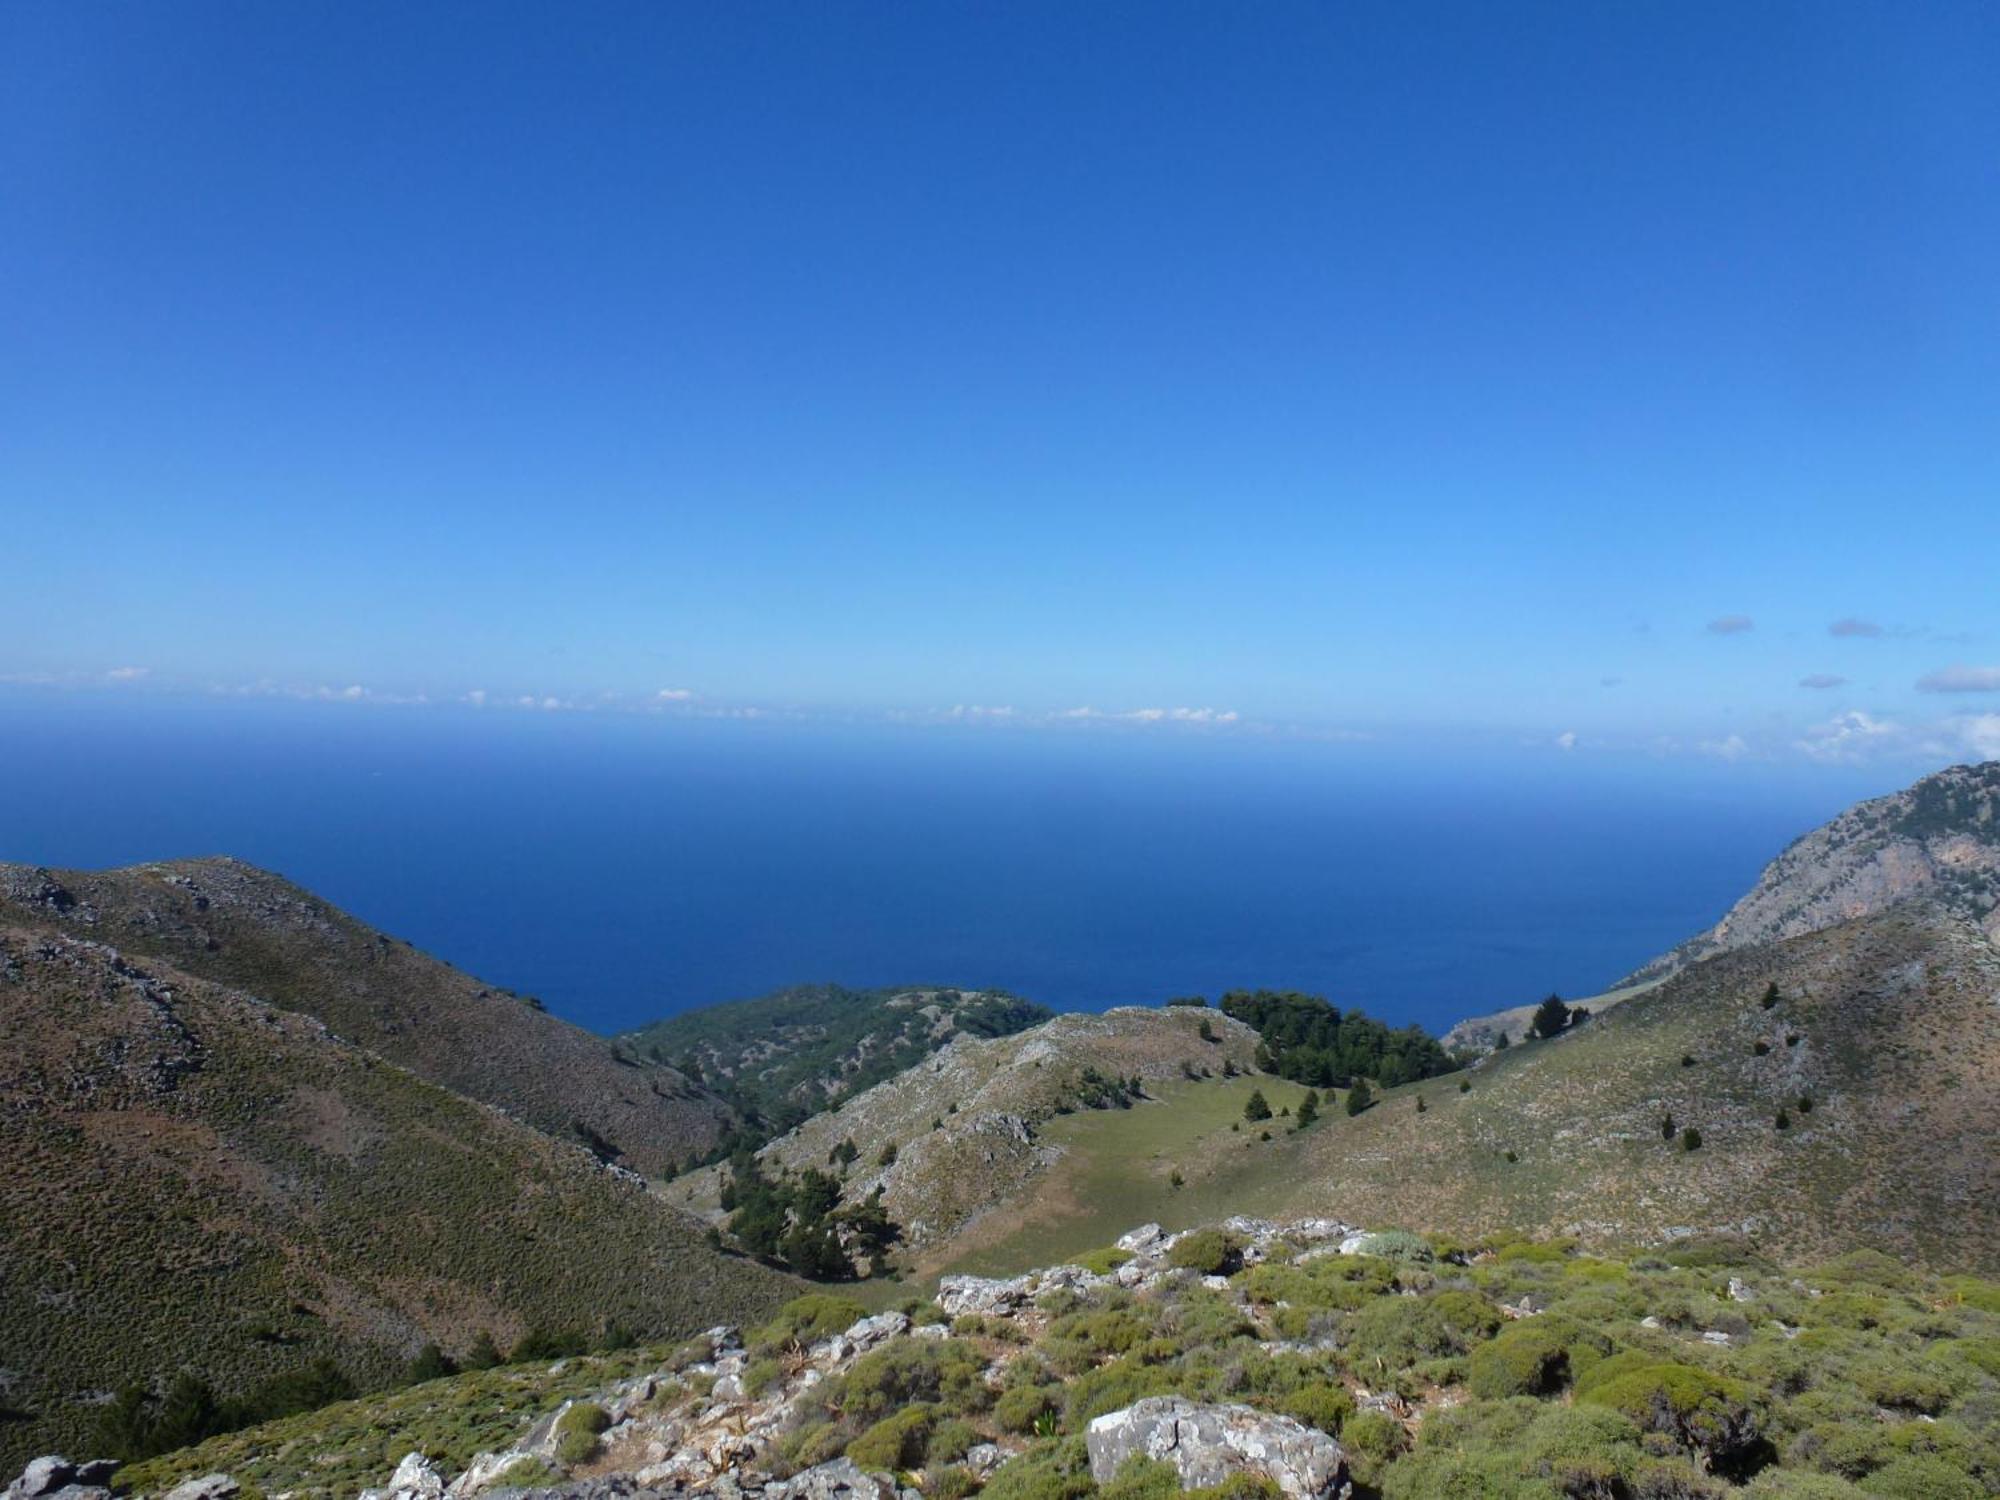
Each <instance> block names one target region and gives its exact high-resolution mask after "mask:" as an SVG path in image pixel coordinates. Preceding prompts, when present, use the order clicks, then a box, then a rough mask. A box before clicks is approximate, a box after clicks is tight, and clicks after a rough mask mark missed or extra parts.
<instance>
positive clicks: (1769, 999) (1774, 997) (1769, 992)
mask: <svg viewBox="0 0 2000 1500" xmlns="http://www.w3.org/2000/svg"><path fill="white" fill-rule="evenodd" d="M1758 1003H1759V1004H1761V1005H1762V1006H1763V1007H1764V1009H1766V1010H1769V1009H1771V1007H1772V1006H1774V1005H1776V1004H1777V1003H1778V981H1777V980H1775V979H1774V980H1772V981H1771V982H1770V984H1769V985H1767V986H1766V987H1765V990H1764V998H1763V999H1762V1000H1761V1001H1759V1002H1758Z"/></svg>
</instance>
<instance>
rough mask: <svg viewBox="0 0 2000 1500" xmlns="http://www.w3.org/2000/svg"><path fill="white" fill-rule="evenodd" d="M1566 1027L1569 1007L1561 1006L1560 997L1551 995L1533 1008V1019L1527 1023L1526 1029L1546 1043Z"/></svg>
mask: <svg viewBox="0 0 2000 1500" xmlns="http://www.w3.org/2000/svg"><path fill="white" fill-rule="evenodd" d="M1567 1025H1569V1007H1568V1006H1567V1005H1565V1004H1563V1000H1562V996H1560V995H1551V996H1549V998H1548V999H1546V1000H1544V1001H1543V1002H1542V1003H1541V1004H1540V1005H1538V1006H1536V1007H1535V1018H1534V1020H1532V1021H1530V1022H1529V1023H1528V1029H1529V1030H1530V1031H1532V1032H1533V1033H1534V1034H1535V1035H1536V1036H1538V1037H1541V1038H1542V1039H1543V1040H1545V1041H1546V1040H1547V1039H1548V1038H1549V1037H1552V1036H1554V1035H1555V1034H1556V1033H1557V1032H1559V1031H1561V1030H1562V1029H1563V1028H1564V1027H1565V1026H1567Z"/></svg>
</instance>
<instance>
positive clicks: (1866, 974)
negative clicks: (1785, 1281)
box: [670, 903, 2000, 1275]
mask: <svg viewBox="0 0 2000 1500" xmlns="http://www.w3.org/2000/svg"><path fill="white" fill-rule="evenodd" d="M1774 983H1775V984H1776V985H1777V986H1778V991H1779V998H1778V1000H1777V1002H1776V1003H1775V1004H1774V1005H1773V1006H1772V1007H1770V1008H1769V1009H1766V1008H1765V1006H1764V1004H1763V998H1764V996H1765V995H1766V993H1767V991H1768V988H1769V986H1770V985H1772V984H1774ZM1136 1014H1145V1013H1136ZM1193 1014H1194V1015H1195V1016H1197V1017H1198V1016H1200V1015H1201V1012H1199V1011H1196V1012H1194V1013H1193ZM1066 1019H1070V1018H1066ZM1220 1020H1221V1018H1219V1017H1218V1018H1216V1022H1217V1025H1218V1028H1219V1026H1220ZM1047 1029H1048V1028H1043V1030H1047ZM1028 1035H1029V1036H1030V1037H1033V1036H1037V1035H1040V1032H1032V1033H1029V1034H1028ZM1233 1035H1234V1034H1233V1033H1232V1037H1233ZM1760 1045H1761V1046H1762V1048H1763V1049H1764V1050H1763V1051H1761V1052H1760V1051H1759V1050H1758V1049H1759V1047H1760ZM946 1055H947V1056H948V1055H949V1054H946ZM1684 1059H1691V1060H1692V1061H1691V1062H1684V1061H1683V1060H1684ZM927 1066H934V1064H933V1065H927ZM1216 1072H1217V1073H1218V1075H1219V1073H1220V1070H1219V1069H1218V1070H1216ZM925 1074H926V1069H918V1070H917V1071H916V1072H915V1073H913V1074H911V1075H908V1077H907V1078H906V1079H904V1080H898V1081H897V1082H896V1083H894V1084H891V1085H885V1086H884V1089H883V1090H881V1091H877V1092H878V1093H882V1094H883V1095H884V1099H885V1103H886V1102H887V1101H888V1100H897V1102H898V1103H899V1105H900V1107H901V1114H900V1116H899V1118H898V1120H897V1123H896V1126H895V1128H894V1129H885V1128H881V1127H880V1126H879V1125H878V1124H877V1119H878V1114H879V1111H878V1109H877V1108H876V1107H870V1108H869V1109H868V1110H866V1111H865V1112H863V1113H860V1114H857V1116H856V1119H855V1121H853V1122H846V1123H843V1121H844V1116H845V1112H843V1114H842V1115H835V1116H829V1117H826V1118H824V1119H822V1120H820V1121H815V1122H814V1123H813V1129H812V1134H811V1136H810V1139H809V1141H808V1139H807V1138H806V1136H805V1133H804V1132H800V1133H796V1134H795V1135H794V1136H792V1137H787V1138H786V1141H784V1142H780V1143H779V1144H780V1146H783V1147H785V1148H786V1150H787V1151H788V1152H789V1153H790V1155H789V1159H790V1160H792V1161H794V1162H795V1163H797V1164H799V1165H810V1164H812V1163H813V1162H814V1161H815V1160H817V1161H819V1162H820V1163H822V1164H823V1163H824V1160H825V1155H826V1152H827V1151H828V1150H829V1149H831V1148H832V1147H833V1146H834V1145H836V1144H837V1143H838V1142H839V1140H840V1139H841V1138H842V1133H843V1132H844V1131H851V1132H852V1134H853V1138H854V1140H855V1142H856V1144H857V1145H858V1146H863V1150H862V1152H861V1155H860V1157H859V1161H858V1164H857V1165H856V1166H855V1167H854V1168H853V1169H852V1170H851V1173H850V1185H849V1188H848V1192H849V1194H850V1196H854V1195H856V1194H857V1193H865V1192H866V1191H869V1190H871V1189H872V1186H873V1185H874V1184H875V1183H877V1182H884V1183H887V1184H888V1192H889V1193H890V1195H892V1198H893V1199H895V1200H897V1201H901V1202H903V1203H905V1204H907V1205H908V1207H907V1208H906V1209H905V1210H904V1213H905V1214H907V1215H909V1216H912V1217H914V1216H916V1215H917V1214H918V1213H919V1212H920V1209H921V1202H922V1195H921V1193H920V1192H912V1191H911V1188H912V1187H913V1186H914V1185H915V1184H918V1183H924V1184H927V1183H929V1182H931V1181H932V1180H934V1179H937V1178H940V1177H941V1178H942V1179H943V1181H944V1183H945V1187H944V1188H943V1189H942V1190H941V1192H942V1196H943V1197H944V1198H945V1199H946V1200H949V1199H950V1195H951V1194H952V1193H953V1192H963V1193H966V1194H967V1195H969V1197H970V1198H972V1199H973V1200H974V1201H975V1202H976V1204H977V1205H978V1206H980V1207H983V1208H985V1209H986V1210H987V1211H986V1212H984V1213H983V1214H980V1213H977V1212H976V1210H974V1209H970V1208H963V1207H962V1208H960V1209H957V1210H955V1211H953V1212H949V1213H946V1214H944V1215H942V1216H941V1217H940V1218H939V1219H938V1220H937V1221H936V1222H930V1223H926V1224H925V1225H924V1226H923V1227H924V1229H925V1231H926V1232H925V1233H924V1234H923V1235H921V1236H920V1237H919V1238H918V1240H917V1244H916V1255H915V1259H916V1262H917V1264H918V1265H919V1266H920V1267H925V1268H930V1269H963V1270H972V1271H977V1272H980V1273H982V1274H992V1275H1002V1274H1011V1273H1012V1272H1015V1271H1019V1270H1022V1269H1024V1268H1026V1267H1028V1266H1033V1265H1038V1264H1044V1263H1046V1262H1048V1261H1049V1260H1051V1259H1058V1258H1061V1257H1064V1256H1074V1255H1077V1254H1080V1253H1082V1252H1083V1251H1084V1250H1086V1249H1088V1248H1090V1247H1091V1246H1094V1245H1101V1244H1103V1243H1104V1242H1105V1240H1106V1239H1107V1238H1108V1237H1109V1235H1110V1234H1112V1233H1113V1232H1115V1227H1116V1225H1118V1224H1119V1223H1129V1222H1131V1221H1133V1220H1135V1219H1154V1220H1158V1221H1159V1222H1160V1223H1163V1224H1165V1225H1166V1226H1168V1227H1169V1228H1178V1227H1185V1226H1189V1225H1192V1224H1196V1223H1200V1222H1203V1221H1204V1220H1211V1219H1215V1218H1219V1217H1223V1216H1225V1215H1228V1214H1233V1213H1252V1214H1265V1215H1278V1216H1284V1215H1316V1214H1337V1215H1341V1216H1344V1217H1351V1218H1354V1219H1356V1220H1358V1221H1359V1222H1363V1223H1374V1224H1407V1225H1410V1226H1412V1227H1415V1228H1421V1229H1425V1230H1433V1231H1439V1232H1445V1233H1453V1234H1466V1235H1471V1234H1479V1233H1486V1232H1493V1231H1502V1230H1506V1231H1518V1232H1532V1233H1549V1232H1562V1233H1572V1234H1576V1235H1578V1236H1580V1237H1582V1238H1583V1239H1585V1240H1586V1241H1588V1242H1589V1243H1592V1244H1597V1245H1611V1244H1630V1243H1634V1242H1647V1241H1652V1240H1659V1239H1663V1238H1668V1237H1671V1236H1673V1235H1675V1234H1677V1233H1683V1232H1688V1231H1695V1232H1702V1233H1714V1232H1734V1233H1743V1234H1748V1235H1751V1236H1753V1237H1755V1238H1756V1239H1757V1241H1758V1242H1759V1244H1760V1245H1763V1246H1764V1247H1766V1248H1767V1249H1768V1251H1769V1252H1770V1253H1773V1254H1807V1255H1812V1254H1820V1253H1829V1254H1830V1253H1837V1252H1839V1251H1842V1250H1846V1249H1850V1248H1853V1247H1855V1246H1858V1245H1874V1246H1878V1247H1881V1248H1883V1249H1888V1250H1893V1251H1895V1252H1896V1253H1899V1254H1903V1255H1906V1256H1909V1257H1912V1258H1914V1259H1918V1260H1921V1261H1923V1262H1925V1263H1927V1264H1930V1265H1932V1266H1936V1267H1941V1268H1947V1269H1949V1268H1954V1267H1963V1266H1972V1267H1980V1268H1986V1269H1993V1268H1995V1267H2000V1165H1996V1163H2000V1151H1996V1146H2000V950H1996V948H1995V946H1994V945H1993V944H1992V943H1991V942H1989V941H1988V940H1987V939H1986V938H1985V937H1984V936H1983V934H1982V933H1981V932H1980V931H1979V929H1978V928H1977V927H1975V926H1973V925H1972V924H1970V923H1967V922H1965V921H1964V920H1963V919H1962V918H1960V917H1958V916H1956V915H1955V914H1952V913H1946V912H1939V911H1937V910H1935V909H1934V908H1930V907H1927V906H1925V905H1923V904H1921V903H1917V904H1912V905H1906V906H1903V907H1898V908H1895V909H1892V910H1891V911H1888V912H1884V913H1882V914H1879V915H1877V916H1875V917H1871V918H1867V919H1865V920H1862V921H1858V922H1851V923H1844V924H1841V925H1840V926H1837V927H1834V928H1830V929H1828V930H1827V931H1825V932H1820V933H1814V934H1810V935H1808V936H1806V937H1804V938H1797V939H1793V940H1790V941H1788V942H1783V943H1776V944H1770V945H1766V946H1764V947H1760V948H1756V949H1747V950H1744V951H1742V952H1740V953H1735V954H1728V955H1724V956H1722V957H1719V958H1716V959H1712V960H1710V961H1708V962H1706V963H1703V964H1699V965H1696V966H1695V967H1694V968H1692V969H1689V970H1687V971H1684V972H1683V973H1681V974H1679V975H1676V976H1675V977H1674V978H1673V979H1671V980H1669V981H1667V982H1665V983H1663V984H1660V985H1658V986H1656V987H1654V988H1652V989H1650V990H1648V991H1646V992H1645V993H1642V994H1638V995H1634V996H1633V997H1631V998H1630V999H1627V1000H1626V1001H1624V1002H1623V1003H1622V1004H1620V1005H1618V1006H1616V1007H1614V1008H1612V1009H1610V1010H1608V1011H1605V1012H1604V1013H1602V1014H1601V1015H1600V1016H1599V1017H1598V1018H1597V1019H1595V1020H1593V1021H1591V1022H1590V1023H1589V1024H1588V1025H1585V1026H1580V1027H1578V1028H1576V1029H1575V1030H1573V1031H1569V1032H1565V1033H1564V1034H1562V1035H1561V1036H1559V1037H1558V1038H1557V1039H1556V1040H1554V1041H1548V1042H1531V1043H1521V1042H1518V1041H1517V1042H1516V1043H1515V1044H1514V1045H1513V1046H1512V1047H1510V1048H1508V1049H1507V1050H1506V1051H1504V1052H1500V1053H1497V1054H1495V1055H1493V1056H1492V1057H1490V1058H1487V1059H1485V1060H1484V1061H1482V1062H1480V1063H1478V1064H1476V1065H1475V1066H1473V1067H1472V1068H1470V1069H1467V1070H1464V1071H1462V1072H1459V1073H1454V1074H1450V1075H1447V1076H1445V1077H1441V1078H1433V1079H1429V1080H1427V1081H1425V1082H1422V1083H1416V1084H1407V1085H1404V1086H1402V1087H1399V1088H1394V1089H1386V1090H1384V1089H1381V1088H1379V1087H1378V1088H1376V1089H1375V1090H1374V1095H1375V1100H1376V1102H1375V1103H1373V1104H1372V1105H1370V1106H1369V1107H1367V1108H1366V1109H1364V1110H1363V1111H1362V1112H1361V1113H1360V1114H1359V1115H1358V1116H1353V1117H1350V1116H1349V1115H1348V1114H1347V1113H1346V1110H1345V1104H1346V1102H1347V1095H1346V1093H1345V1092H1344V1091H1339V1090H1322V1091H1320V1111H1319V1113H1320V1118H1319V1119H1318V1121H1317V1122H1316V1123H1314V1124H1313V1125H1311V1126H1310V1127H1309V1128H1307V1129H1305V1130H1303V1131H1299V1130H1295V1129H1294V1121H1295V1118H1296V1110H1297V1108H1298V1106H1299V1104H1300V1102H1301V1100H1302V1098H1303V1095H1304V1090H1303V1088H1301V1087H1300V1086H1299V1085H1297V1084H1293V1083H1288V1082H1284V1081H1281V1080H1278V1079H1274V1078H1271V1077H1269V1076H1265V1075H1257V1076H1250V1075H1247V1074H1246V1075H1243V1076H1239V1077H1237V1078H1234V1079H1225V1078H1222V1077H1220V1076H1215V1077H1210V1078H1206V1079H1200V1080H1188V1079H1186V1078H1184V1077H1180V1076H1178V1075H1173V1076H1168V1077H1166V1078H1164V1079H1162V1080H1161V1081H1159V1082H1157V1083H1149V1084H1148V1087H1147V1091H1146V1093H1147V1097H1146V1098H1144V1099H1143V1100H1140V1101H1138V1102H1136V1103H1134V1104H1133V1105H1132V1106H1131V1107H1130V1108H1129V1109H1125V1110H1077V1111H1075V1112H1072V1113H1070V1114H1067V1115H1060V1116H1054V1115H1051V1116H1048V1117H1046V1118H1044V1119H1041V1120H1039V1121H1038V1122H1036V1123H1035V1124H1033V1125H1032V1126H1028V1127H1025V1128H1024V1129H1023V1130H1022V1131H1021V1132H1019V1133H1015V1132H1013V1131H1012V1127H1011V1124H1009V1123H1007V1122H1006V1121H1005V1119H1004V1118H1002V1119H999V1120H996V1119H995V1118H994V1117H992V1116H986V1117H983V1118H982V1117H981V1116H977V1115H975V1116H974V1117H973V1119H972V1122H971V1124H970V1125H961V1124H959V1123H958V1120H959V1118H960V1117H958V1116H947V1117H946V1126H947V1130H946V1133H945V1134H944V1135H943V1136H941V1137H939V1138H938V1142H937V1146H936V1147H935V1148H933V1149H937V1150H938V1151H939V1152H940V1155H942V1156H944V1157H945V1161H944V1167H943V1170H942V1171H939V1170H938V1169H937V1168H934V1167H933V1166H931V1165H930V1163H929V1162H928V1161H927V1160H926V1157H925V1156H924V1154H923V1152H922V1148H921V1146H919V1147H917V1148H916V1154H915V1155H913V1156H910V1159H911V1161H912V1169H911V1171H910V1176H909V1178H907V1179H904V1180H903V1181H901V1182H899V1173H901V1172H902V1171H903V1170H904V1168H903V1160H904V1156H899V1158H898V1162H897V1166H896V1168H894V1169H891V1170H889V1171H886V1172H885V1171H882V1170H880V1169H871V1166H870V1164H871V1163H872V1162H873V1161H874V1160H875V1158H874V1156H873V1155H871V1154H870V1150H871V1149H872V1147H873V1145H874V1143H876V1142H878V1141H880V1140H882V1139H884V1138H887V1137H890V1136H895V1137H896V1138H899V1139H905V1140H907V1137H906V1136H904V1135H902V1134H901V1132H904V1131H907V1130H908V1129H909V1128H910V1127H911V1126H916V1127H917V1128H918V1129H919V1130H921V1126H922V1123H923V1122H922V1120H921V1118H920V1117H921V1115H922V1112H923V1108H924V1107H926V1106H927V1105H928V1104H929V1102H930V1100H932V1099H945V1098H949V1097H950V1091H949V1089H948V1088H939V1089H937V1090H936V1091H935V1092H934V1093H921V1094H919V1093H918V1091H919V1090H920V1089H921V1088H922V1087H923V1085H922V1080H923V1079H924V1077H925ZM1003 1076H1004V1077H1007V1078H1009V1079H1011V1077H1012V1076H1013V1075H1012V1074H1011V1073H1010V1074H1006V1075H1003ZM1010 1086H1011V1085H1010ZM905 1090H909V1091H910V1092H911V1093H912V1095H913V1096H915V1097H920V1098H922V1099H923V1101H924V1103H923V1104H920V1105H918V1106H917V1107H916V1108H914V1109H913V1108H911V1107H910V1106H909V1104H905V1103H902V1101H901V1100H900V1098H899V1096H900V1095H902V1093H903V1092H904V1091H905ZM1253 1090H1255V1091H1258V1092H1261V1093H1262V1094H1263V1095H1264V1097H1265V1100H1266V1102H1267V1104H1268V1105H1269V1107H1270V1109H1271V1111H1272V1112H1273V1116H1274V1118H1272V1119H1270V1120H1266V1121H1250V1120H1247V1119H1246V1118H1245V1114H1244V1107H1245V1105H1246V1103H1247V1102H1248V1100H1249V1096H1250V1094H1251V1092H1252V1091H1253ZM977 1097H978V1098H979V1100H980V1101H981V1103H982V1104H983V1103H984V1102H985V1101H986V1100H987V1099H989V1098H990V1097H991V1096H990V1095H987V1094H985V1093H981V1094H979V1095H978V1096H977ZM1420 1098H1421V1099H1422V1101H1423V1108H1422V1110H1421V1112H1420V1111H1419V1109H1418V1103H1417V1101H1418V1100H1419V1099H1420ZM1808 1101H1809V1102H1808ZM911 1102H915V1101H914V1098H913V1099H912V1101H911ZM870 1103H871V1100H870V1098H866V1097H865V1098H864V1099H863V1100H858V1101H856V1104H855V1106H852V1107H851V1108H854V1109H856V1110H860V1107H861V1106H862V1105H864V1104H870ZM973 1107H974V1106H970V1105H969V1106H968V1108H973ZM1780 1111H1783V1113H1784V1115H1785V1123H1784V1128H1780V1127H1779V1123H1778V1117H1779V1113H1780ZM1668 1117H1671V1119H1672V1122H1673V1137H1672V1139H1671V1140H1669V1139H1667V1138H1665V1136H1664V1134H1663V1129H1662V1127H1663V1125H1664V1123H1665V1122H1666V1120H1667V1119H1668ZM864 1122H865V1128H863V1126H864ZM1689 1127H1692V1128H1694V1129H1695V1130H1697V1131H1698V1132H1699V1133H1700V1137H1701V1140H1700V1145H1699V1146H1698V1147H1697V1148H1696V1149H1694V1150H1692V1151H1689V1150H1686V1149H1684V1146H1683V1142H1682V1139H1681V1131H1683V1130H1684V1129H1686V1128H1689ZM926 1139H928V1137H924V1136H921V1135H920V1136H919V1141H920V1142H921V1141H923V1140H926ZM864 1142H866V1143H868V1144H867V1145H864ZM911 1151H912V1148H911V1147H909V1146H908V1145H906V1146H905V1147H904V1152H905V1155H909V1153H910V1152H911ZM1510 1154H1511V1155H1510ZM713 1180H714V1178H713V1174H709V1175H708V1176H707V1177H705V1178H696V1179H688V1180H686V1181H684V1182H682V1183H677V1184H674V1185H673V1186H672V1187H671V1188H670V1192H671V1193H673V1194H674V1195H675V1197H676V1201H690V1206H692V1207H696V1208H703V1207H712V1206H713V1203H714V1198H713V1190H712V1184H713ZM965 1184H973V1185H976V1186H972V1187H967V1186H964V1185H965ZM690 1187H694V1188H695V1189H696V1190H695V1192H694V1194H693V1197H692V1200H686V1199H683V1198H682V1196H681V1195H683V1194H686V1193H687V1192H688V1190H689V1188H690ZM900 1216H902V1215H899V1217H900Z"/></svg>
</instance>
